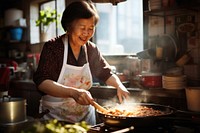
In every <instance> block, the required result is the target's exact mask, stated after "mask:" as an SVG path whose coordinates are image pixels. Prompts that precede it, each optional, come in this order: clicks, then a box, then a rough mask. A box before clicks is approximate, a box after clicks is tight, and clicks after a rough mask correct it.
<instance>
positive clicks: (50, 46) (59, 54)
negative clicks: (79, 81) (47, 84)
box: [33, 35, 112, 86]
mask: <svg viewBox="0 0 200 133" xmlns="http://www.w3.org/2000/svg"><path fill="white" fill-rule="evenodd" d="M63 36H64V35H62V36H59V37H57V38H55V39H52V40H50V41H48V42H46V43H45V44H44V46H43V50H42V52H41V56H40V61H39V64H38V68H37V70H36V72H35V73H34V76H33V81H34V82H35V84H36V86H38V85H39V84H40V83H41V82H43V81H44V80H46V79H50V80H53V81H57V80H58V77H59V75H60V71H61V68H62V64H63V56H64V43H63V41H62V37H63ZM85 46H86V47H82V48H81V52H80V55H79V58H78V60H76V59H75V57H74V55H73V52H72V50H71V47H70V45H69V48H68V58H67V64H70V65H74V66H83V65H84V64H85V63H86V62H87V61H86V53H85V50H84V48H87V50H86V51H87V54H88V62H89V66H90V70H91V73H92V77H93V78H96V79H99V80H100V81H103V82H105V81H106V80H107V79H108V78H109V77H110V76H111V75H112V72H111V69H110V66H109V64H108V63H107V61H106V60H105V59H104V58H103V56H102V55H101V53H100V52H99V50H98V48H97V47H96V45H95V44H94V43H92V42H88V43H87V44H86V45H85Z"/></svg>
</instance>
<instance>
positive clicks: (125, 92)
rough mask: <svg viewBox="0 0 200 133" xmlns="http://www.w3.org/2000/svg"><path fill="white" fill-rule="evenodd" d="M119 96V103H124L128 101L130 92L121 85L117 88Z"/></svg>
mask: <svg viewBox="0 0 200 133" xmlns="http://www.w3.org/2000/svg"><path fill="white" fill-rule="evenodd" d="M117 96H118V98H119V102H120V103H122V102H123V100H125V99H128V98H129V96H130V93H129V91H128V90H127V89H126V87H125V86H124V85H123V84H121V85H119V86H118V88H117Z"/></svg>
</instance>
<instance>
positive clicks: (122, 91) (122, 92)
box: [106, 74, 130, 103]
mask: <svg viewBox="0 0 200 133" xmlns="http://www.w3.org/2000/svg"><path fill="white" fill-rule="evenodd" d="M106 84H107V85H110V86H113V87H115V88H116V89H117V96H118V98H119V102H120V103H122V101H123V99H124V98H125V99H127V98H128V97H129V95H130V93H129V91H128V90H127V89H126V87H125V86H124V85H123V84H122V82H121V81H120V79H119V78H118V77H117V75H115V74H113V75H112V76H110V78H108V79H107V80H106Z"/></svg>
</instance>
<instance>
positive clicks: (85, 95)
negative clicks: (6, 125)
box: [72, 89, 94, 105]
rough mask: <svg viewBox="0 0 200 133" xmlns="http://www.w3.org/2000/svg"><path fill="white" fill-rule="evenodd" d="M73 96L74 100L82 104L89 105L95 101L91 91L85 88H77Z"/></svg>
mask: <svg viewBox="0 0 200 133" xmlns="http://www.w3.org/2000/svg"><path fill="white" fill-rule="evenodd" d="M72 98H74V100H75V101H76V102H77V103H79V104H81V105H89V104H92V103H93V101H94V99H93V98H92V95H91V93H90V92H89V91H87V90H84V89H75V91H74V92H73V94H72Z"/></svg>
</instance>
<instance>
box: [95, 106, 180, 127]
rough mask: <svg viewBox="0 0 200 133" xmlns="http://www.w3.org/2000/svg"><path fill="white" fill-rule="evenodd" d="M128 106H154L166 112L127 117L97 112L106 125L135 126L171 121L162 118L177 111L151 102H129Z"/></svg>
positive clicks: (170, 115) (154, 124)
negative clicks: (157, 114) (156, 114)
mask: <svg viewBox="0 0 200 133" xmlns="http://www.w3.org/2000/svg"><path fill="white" fill-rule="evenodd" d="M127 104H128V106H136V105H140V106H146V107H150V108H153V109H155V110H159V111H162V112H164V114H163V115H159V116H145V117H126V116H112V115H107V114H104V113H102V112H100V111H98V110H97V114H98V116H99V118H100V119H101V120H102V121H103V122H104V123H105V125H108V126H111V127H130V126H134V127H135V128H137V127H148V126H149V127H150V126H151V127H152V126H156V125H159V124H163V123H167V122H169V121H171V119H165V120H162V119H160V118H163V117H172V116H173V115H175V113H176V112H177V110H176V109H174V108H172V107H169V106H164V105H158V104H150V103H127ZM112 107H114V105H110V106H105V108H107V109H108V108H112Z"/></svg>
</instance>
